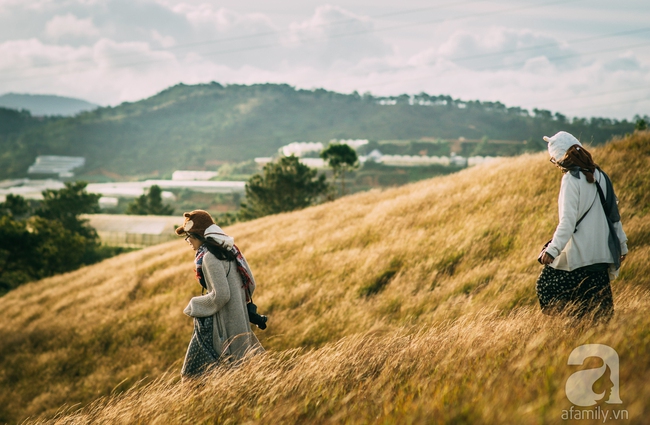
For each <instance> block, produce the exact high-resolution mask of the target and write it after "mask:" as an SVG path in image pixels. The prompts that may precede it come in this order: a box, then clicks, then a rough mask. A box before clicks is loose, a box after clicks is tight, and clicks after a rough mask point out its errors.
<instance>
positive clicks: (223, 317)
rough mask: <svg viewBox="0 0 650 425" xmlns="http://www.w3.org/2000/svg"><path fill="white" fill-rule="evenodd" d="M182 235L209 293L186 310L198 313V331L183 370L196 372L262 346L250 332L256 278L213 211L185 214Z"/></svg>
mask: <svg viewBox="0 0 650 425" xmlns="http://www.w3.org/2000/svg"><path fill="white" fill-rule="evenodd" d="M184 217H185V223H184V224H183V226H181V227H179V228H178V229H176V233H177V234H178V235H186V237H185V240H187V242H188V243H189V244H190V245H191V246H192V248H193V249H194V250H195V251H196V255H195V260H194V265H195V270H196V278H197V280H198V281H199V283H200V284H201V286H202V288H203V290H202V293H203V292H207V293H206V294H205V295H201V296H197V297H193V298H192V299H191V300H190V302H189V304H188V305H187V307H185V310H184V313H185V314H187V315H188V316H190V317H192V318H194V333H193V334H192V339H191V341H190V345H189V347H188V349H187V354H186V355H185V361H184V363H183V368H182V370H181V375H182V376H184V377H188V376H197V375H199V374H201V373H202V372H203V371H204V370H205V369H206V367H208V366H209V365H211V364H215V363H217V362H219V361H230V362H237V361H238V360H241V359H242V358H244V357H245V356H246V355H248V354H250V353H252V352H261V351H264V350H263V348H262V346H261V345H260V343H259V340H258V339H257V337H256V336H255V334H254V333H253V332H252V331H251V326H250V323H249V317H248V309H247V303H248V302H251V301H252V300H251V298H252V296H253V292H254V291H255V280H254V278H253V273H252V272H251V270H250V267H249V266H248V263H247V262H246V259H245V258H244V256H243V255H242V253H241V252H240V251H239V249H238V248H237V246H235V244H234V242H235V241H234V240H233V238H231V237H230V236H228V235H226V234H225V233H224V231H223V230H222V229H221V228H220V227H219V226H217V225H216V224H215V223H214V221H213V220H212V217H211V216H210V214H209V213H207V212H206V211H203V210H195V211H192V212H190V213H185V214H184Z"/></svg>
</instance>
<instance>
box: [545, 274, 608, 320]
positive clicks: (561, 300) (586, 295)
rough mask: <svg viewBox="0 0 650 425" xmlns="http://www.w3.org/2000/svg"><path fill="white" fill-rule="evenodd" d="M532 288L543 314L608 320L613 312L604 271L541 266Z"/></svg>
mask: <svg viewBox="0 0 650 425" xmlns="http://www.w3.org/2000/svg"><path fill="white" fill-rule="evenodd" d="M535 290H536V291H537V297H538V298H539V304H540V306H541V307H542V311H543V312H544V313H546V314H559V313H567V314H571V315H573V316H575V317H577V318H583V317H586V316H591V317H593V319H594V320H597V321H609V319H611V317H612V315H613V314H614V301H613V298H612V288H611V286H610V284H609V273H608V271H607V270H598V271H592V270H589V269H588V268H584V267H583V268H580V269H576V270H573V271H570V272H568V271H565V270H557V269H554V268H553V267H551V266H544V269H543V270H542V273H541V274H540V275H539V278H538V279H537V284H536V285H535Z"/></svg>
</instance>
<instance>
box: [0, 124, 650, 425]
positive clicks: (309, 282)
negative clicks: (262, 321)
mask: <svg viewBox="0 0 650 425" xmlns="http://www.w3.org/2000/svg"><path fill="white" fill-rule="evenodd" d="M593 153H594V157H595V158H596V160H597V162H599V163H600V164H601V165H602V166H603V168H604V169H605V170H606V171H607V172H608V173H609V174H610V176H611V177H612V179H613V181H614V184H615V188H616V190H617V192H618V195H619V198H620V201H621V202H620V207H621V212H622V216H623V224H624V227H625V230H626V232H627V234H628V237H629V240H630V242H629V245H630V255H629V257H628V260H627V261H626V263H625V264H624V267H623V269H622V272H621V277H620V279H618V280H616V281H615V282H614V283H613V291H614V297H615V304H616V309H617V314H616V316H615V318H614V320H613V321H612V322H611V323H610V325H609V326H607V327H597V328H585V327H576V326H575V325H574V324H572V323H570V322H568V321H566V320H564V319H550V318H548V317H545V316H543V315H541V314H540V313H539V312H538V307H537V304H536V303H537V300H536V297H535V291H534V284H535V280H536V278H537V275H538V273H539V271H540V266H539V265H538V264H537V262H536V261H535V259H536V255H537V252H538V250H539V247H540V245H541V244H542V243H543V242H545V241H546V240H547V239H548V238H549V237H550V235H551V234H552V232H553V230H554V227H555V225H556V221H557V212H556V211H557V208H556V197H557V192H558V189H559V183H560V173H559V172H558V171H557V170H556V169H555V168H554V167H552V166H551V165H550V164H549V163H548V160H547V156H546V155H545V154H537V155H524V156H521V157H517V158H513V159H508V160H503V161H501V162H499V163H497V164H493V165H490V166H488V167H477V168H473V169H469V170H466V171H463V172H461V173H459V174H456V175H451V176H447V177H442V178H436V179H432V180H427V181H423V182H419V183H416V184H412V185H408V186H405V187H400V188H396V189H391V190H385V191H372V192H368V193H363V194H358V195H354V196H350V197H347V198H343V199H340V200H338V201H336V202H333V203H329V204H325V205H321V206H317V207H313V208H309V209H307V210H303V211H299V212H294V213H289V214H282V215H277V216H272V217H265V218H262V219H259V220H256V221H253V222H248V223H240V224H237V225H235V226H232V227H230V228H229V229H228V232H229V233H230V234H232V235H233V236H234V237H235V239H236V241H237V243H238V245H239V246H240V247H241V248H242V250H243V252H244V253H245V254H246V256H247V258H248V260H249V262H250V263H251V266H252V268H253V272H254V273H255V275H256V278H257V280H258V283H259V289H258V293H257V294H256V299H255V300H256V303H257V304H258V305H259V306H260V310H261V311H262V312H264V313H267V314H269V316H270V326H269V329H268V330H267V331H263V332H258V336H259V337H260V339H261V341H262V343H263V345H264V346H265V347H266V348H267V349H268V350H269V351H268V353H267V354H265V355H263V356H258V357H256V358H254V359H252V360H251V361H250V362H249V363H247V364H246V365H245V366H243V367H241V368H239V369H235V370H224V369H217V370H216V371H214V373H213V374H211V375H209V376H207V377H206V379H205V380H204V382H202V383H200V384H181V383H180V382H179V380H178V370H179V369H180V362H181V361H182V357H183V355H184V351H185V348H186V346H187V343H188V342H189V337H190V334H191V329H192V327H191V321H190V319H189V318H186V317H185V316H184V315H183V314H182V308H183V307H184V306H185V304H186V302H187V301H188V300H189V298H190V297H191V296H192V295H196V294H197V293H198V292H199V287H198V284H196V282H195V281H194V279H193V273H192V252H191V250H190V249H189V248H188V247H187V245H185V244H184V243H183V242H180V241H178V242H171V243H169V244H165V245H160V246H156V247H152V248H149V249H146V250H143V251H140V252H134V253H130V254H126V255H123V256H120V257H116V258H113V259H110V260H107V261H105V262H103V263H101V264H97V265H94V266H90V267H87V268H84V269H82V270H79V271H76V272H73V273H68V274H66V275H62V276H57V277H53V278H50V279H46V280H43V281H39V282H35V283H32V284H28V285H25V286H24V287H21V288H19V289H17V290H15V291H13V292H12V293H10V294H8V295H6V296H5V297H3V298H0V311H2V312H3V318H4V319H3V322H2V323H1V324H0V341H2V345H1V346H0V383H1V384H0V385H1V386H0V422H1V421H7V422H15V421H19V420H21V419H22V418H25V417H26V416H32V417H36V416H38V415H44V416H42V418H43V420H46V421H47V418H50V420H49V421H51V422H53V423H88V422H92V423H107V422H112V423H213V422H217V423H221V422H226V423H228V422H232V423H245V422H252V423H269V422H273V423H275V422H277V423H295V422H309V423H311V422H315V423H339V422H345V423H430V422H439V423H443V422H444V423H530V424H533V423H557V422H560V415H561V411H562V409H564V408H566V407H567V406H569V402H568V400H567V399H566V397H565V395H564V382H565V381H566V379H567V377H568V375H570V369H569V367H568V366H567V365H566V359H567V357H568V354H569V353H570V352H571V350H572V349H573V348H575V347H576V346H578V345H580V344H582V343H585V342H597V343H603V344H608V345H610V346H612V347H614V348H615V349H616V350H617V351H618V353H619V355H620V357H621V397H622V399H623V400H624V402H625V404H624V407H625V408H626V409H627V410H628V411H629V413H630V417H631V419H632V422H634V423H645V422H646V421H644V418H646V417H648V415H649V414H650V407H649V406H648V405H647V403H646V402H645V400H648V399H650V388H648V386H647V385H646V382H647V381H648V379H649V378H650V376H649V375H650V374H649V373H648V365H649V364H650V355H648V354H647V353H646V351H647V349H648V345H649V342H650V326H649V325H650V319H648V318H647V314H645V312H646V311H647V309H648V304H649V303H650V302H649V301H648V295H649V294H648V289H649V282H650V273H648V272H649V270H648V264H649V261H648V260H649V259H650V252H649V247H648V245H649V244H650V220H649V219H648V217H647V213H648V206H649V205H650V202H649V201H650V191H649V190H648V189H649V186H650V175H649V174H650V173H649V171H648V170H649V169H650V168H649V167H648V166H649V165H650V134H649V133H647V132H646V133H636V134H635V135H633V136H631V137H628V138H626V139H624V140H621V141H616V142H613V143H611V144H608V145H607V146H605V147H603V148H599V149H595V150H594V152H593ZM165 371H167V374H165ZM109 394H113V396H112V397H109V398H101V399H98V398H99V397H102V396H108V395H109ZM93 400H96V401H95V402H94V403H92V404H90V405H89V404H88V403H91V402H93ZM77 403H78V404H77ZM64 404H65V405H68V406H74V407H73V408H71V409H69V410H67V411H64V412H60V413H59V415H57V417H56V418H55V419H51V418H52V415H53V414H54V413H55V412H56V411H57V410H58V409H59V408H60V407H61V406H63V405H64ZM83 406H86V407H85V408H84V409H82V410H80V411H76V409H77V408H78V407H83Z"/></svg>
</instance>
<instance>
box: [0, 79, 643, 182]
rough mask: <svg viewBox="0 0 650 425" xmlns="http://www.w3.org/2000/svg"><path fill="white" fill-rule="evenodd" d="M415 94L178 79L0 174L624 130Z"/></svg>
mask: <svg viewBox="0 0 650 425" xmlns="http://www.w3.org/2000/svg"><path fill="white" fill-rule="evenodd" d="M423 96H424V97H423ZM421 97H423V99H424V98H426V102H428V104H427V105H420V104H414V105H411V104H409V101H408V96H406V99H404V98H403V97H401V96H400V97H397V98H395V99H393V100H394V101H395V102H396V104H395V105H390V106H384V105H380V104H379V103H378V100H379V99H377V98H373V97H372V96H365V95H364V96H363V97H362V96H359V95H358V94H356V93H355V94H351V95H343V94H339V93H333V92H328V91H325V90H314V91H309V90H296V89H294V88H292V87H289V86H287V85H273V84H263V85H252V86H239V85H232V86H227V87H224V86H222V85H220V84H217V83H212V84H201V85H195V86H186V85H182V84H181V85H177V86H174V87H171V88H169V89H167V90H164V91H163V92H161V93H159V94H157V95H155V96H153V97H151V98H148V99H144V100H141V101H139V102H135V103H124V104H122V105H119V106H117V107H115V108H110V107H107V108H99V109H97V110H94V111H91V112H87V113H83V114H80V115H79V116H77V117H74V118H68V119H64V120H59V121H56V122H54V123H51V124H50V125H48V126H45V127H43V128H38V129H34V130H33V131H29V132H27V133H25V134H23V135H22V136H21V137H20V138H19V139H17V140H16V141H14V142H13V143H12V144H9V145H7V146H6V149H5V151H6V153H5V154H3V155H1V156H0V178H3V177H9V176H18V175H20V174H21V173H23V174H24V173H25V171H26V170H27V167H28V166H29V165H30V164H31V163H32V162H33V160H34V158H35V157H36V155H74V156H84V157H86V159H87V161H86V169H85V172H86V173H95V172H99V171H100V170H106V171H110V172H112V173H117V174H121V175H124V176H134V175H142V174H150V175H151V174H156V173H158V174H160V173H163V174H164V173H170V172H172V171H173V170H175V169H188V168H203V167H206V163H207V166H208V167H209V166H211V165H210V163H213V162H214V161H244V160H250V159H252V158H254V157H258V156H269V155H272V154H274V153H275V152H277V149H278V148H279V147H281V146H282V145H285V144H287V143H291V142H294V141H296V140H298V141H310V140H311V141H323V142H325V141H329V140H331V139H349V138H354V139H356V138H362V139H374V140H382V139H406V140H409V139H411V140H418V139H420V138H422V137H429V138H458V137H461V136H462V137H465V138H467V139H481V138H483V137H484V136H486V137H488V138H490V139H495V140H515V141H523V140H526V139H529V138H533V137H534V139H535V140H539V138H540V136H541V135H543V134H554V133H555V132H556V131H557V130H559V129H561V128H564V129H565V130H567V131H571V132H573V133H574V134H580V135H581V140H593V141H594V142H595V143H604V142H605V141H606V140H609V139H610V138H611V137H612V135H621V134H624V133H626V132H630V131H632V130H633V124H631V123H628V122H622V123H618V122H612V121H611V120H606V119H594V120H591V121H589V120H584V119H578V120H574V121H573V122H571V123H568V122H564V120H565V119H564V117H561V118H557V117H556V118H554V117H553V116H552V115H551V113H550V112H548V111H544V112H545V113H540V114H539V116H537V115H536V116H535V117H531V116H529V115H528V113H527V112H525V113H524V112H523V111H522V110H521V109H520V108H510V109H506V108H505V106H504V105H502V104H499V103H481V102H462V101H460V100H454V99H451V98H450V97H447V96H438V97H433V98H432V97H430V96H427V95H422V96H421ZM430 99H434V101H431V100H430ZM423 101H424V100H423ZM439 103H446V104H444V105H443V104H439ZM0 147H2V146H0ZM3 173H4V174H3Z"/></svg>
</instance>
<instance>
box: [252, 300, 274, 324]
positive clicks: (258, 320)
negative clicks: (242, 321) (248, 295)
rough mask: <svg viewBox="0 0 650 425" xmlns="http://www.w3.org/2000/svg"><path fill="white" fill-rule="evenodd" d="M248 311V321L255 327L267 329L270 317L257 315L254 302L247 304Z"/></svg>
mask: <svg viewBox="0 0 650 425" xmlns="http://www.w3.org/2000/svg"><path fill="white" fill-rule="evenodd" d="M246 308H247V309H248V320H250V322H251V323H252V324H254V325H257V327H258V328H260V329H266V321H267V320H269V319H268V317H266V316H264V315H261V314H257V306H256V305H255V304H253V302H252V301H251V302H249V303H248V304H246Z"/></svg>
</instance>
